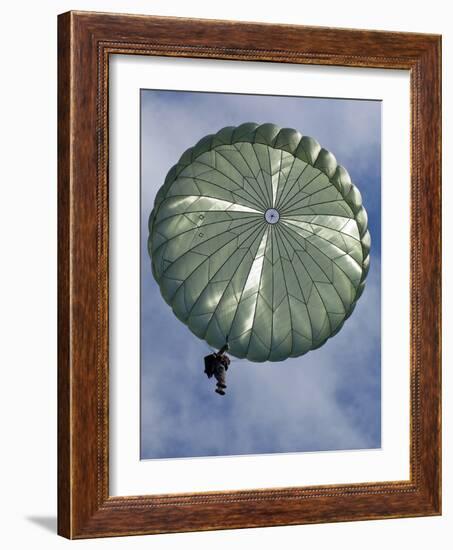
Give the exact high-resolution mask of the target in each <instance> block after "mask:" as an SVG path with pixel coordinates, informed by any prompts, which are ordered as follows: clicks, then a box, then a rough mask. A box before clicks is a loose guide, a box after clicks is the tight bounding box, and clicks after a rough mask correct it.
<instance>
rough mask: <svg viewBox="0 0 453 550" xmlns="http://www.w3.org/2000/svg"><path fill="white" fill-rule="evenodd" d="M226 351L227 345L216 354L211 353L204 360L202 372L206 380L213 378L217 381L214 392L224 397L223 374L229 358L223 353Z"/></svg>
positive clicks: (228, 363) (224, 379) (224, 380)
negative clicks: (206, 377)
mask: <svg viewBox="0 0 453 550" xmlns="http://www.w3.org/2000/svg"><path fill="white" fill-rule="evenodd" d="M227 350H228V344H225V345H224V346H223V347H222V348H221V349H220V350H219V351H218V352H217V353H212V354H211V355H207V356H206V357H205V358H204V364H205V369H204V371H205V373H206V374H207V376H208V378H212V376H214V377H215V379H216V380H217V384H216V389H215V392H216V393H218V394H219V395H225V389H226V384H225V382H226V377H225V373H226V371H227V370H228V367H229V365H230V358H229V357H228V355H226V353H225V352H226V351H227Z"/></svg>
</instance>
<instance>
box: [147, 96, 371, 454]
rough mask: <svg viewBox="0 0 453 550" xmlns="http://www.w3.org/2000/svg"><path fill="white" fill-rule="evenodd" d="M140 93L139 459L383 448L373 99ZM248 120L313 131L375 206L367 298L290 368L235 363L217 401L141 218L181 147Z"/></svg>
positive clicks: (202, 351) (202, 350)
mask: <svg viewBox="0 0 453 550" xmlns="http://www.w3.org/2000/svg"><path fill="white" fill-rule="evenodd" d="M142 94H143V95H142V131H143V134H142V161H143V165H142V211H143V217H142V350H141V352H142V377H141V399H142V403H141V405H142V426H141V429H142V432H141V433H142V437H141V442H142V447H141V456H142V458H164V457H183V456H213V455H235V454H257V453H272V452H299V451H317V450H318V451H319V450H335V449H358V448H376V447H379V446H380V429H381V426H380V389H381V387H380V246H379V245H380V238H379V233H380V186H379V178H380V175H379V169H378V168H376V167H379V163H380V105H379V103H378V102H368V101H349V100H320V99H300V98H296V99H294V98H275V97H271V98H269V97H257V96H235V95H230V94H203V93H198V94H197V93H181V92H170V93H163V92H152V91H148V92H142ZM248 120H254V121H257V122H267V121H272V122H274V123H276V124H278V125H280V126H291V127H295V128H297V129H299V130H300V131H302V132H303V133H305V134H308V135H312V136H313V137H315V138H316V139H318V140H319V141H320V143H321V144H322V145H323V146H324V147H326V148H328V149H330V150H332V151H333V152H334V154H335V155H336V156H337V159H338V161H339V162H341V163H343V164H345V166H346V167H347V169H348V170H349V171H350V172H351V174H352V175H353V176H354V179H356V176H355V175H354V174H357V177H359V178H360V179H361V182H360V189H361V191H362V194H363V196H364V198H365V197H367V198H368V200H369V202H370V204H371V203H373V208H371V209H369V218H370V227H371V230H372V236H373V249H372V261H371V270H370V274H369V277H368V281H367V287H366V290H365V292H364V294H363V296H362V297H361V299H360V300H359V302H358V305H357V307H356V309H355V311H354V313H353V315H352V316H351V317H350V319H348V320H347V322H346V323H345V325H344V327H343V329H342V330H341V331H340V332H339V333H338V335H336V336H335V337H334V338H332V339H331V340H329V341H328V342H327V343H326V344H325V345H324V346H323V347H321V348H320V349H318V350H315V351H313V352H310V353H309V354H307V355H305V356H303V357H299V358H296V359H289V360H287V361H285V362H281V363H264V364H255V363H250V362H248V361H244V360H240V361H236V362H234V363H233V364H232V366H231V368H230V369H229V371H228V380H227V383H228V390H227V392H228V393H227V395H226V396H225V397H224V398H221V397H220V396H218V395H217V394H215V393H214V391H213V381H212V380H208V379H207V377H206V376H205V375H204V374H203V362H202V358H203V356H204V355H206V354H207V353H209V349H208V348H207V346H206V345H205V344H204V342H202V341H200V340H198V339H197V338H196V337H195V336H194V335H193V334H192V333H191V332H190V331H189V329H188V328H187V327H186V326H184V325H183V324H182V323H180V322H179V321H178V320H177V319H176V317H174V315H173V313H172V311H171V309H170V308H169V307H168V306H167V305H166V304H165V302H164V301H163V299H162V297H161V296H160V293H159V290H158V287H157V284H156V283H155V281H154V280H153V278H152V275H151V272H150V260H149V257H148V254H147V250H146V239H147V217H148V215H149V212H150V211H151V209H152V205H153V201H154V196H155V193H156V191H157V189H158V188H159V187H160V185H161V184H162V183H163V181H164V178H165V175H166V173H167V171H168V169H169V168H170V167H171V166H172V165H173V164H174V163H175V162H176V161H177V160H178V159H179V156H180V155H181V153H182V152H183V151H184V150H185V149H186V148H188V147H190V146H191V145H193V144H194V143H195V142H196V141H197V140H198V139H200V138H201V137H203V135H205V134H207V133H213V132H216V131H217V130H218V129H220V128H221V127H223V126H227V125H237V124H240V123H242V122H244V121H248ZM357 159H360V160H357ZM351 165H352V167H353V170H351ZM374 204H376V207H374Z"/></svg>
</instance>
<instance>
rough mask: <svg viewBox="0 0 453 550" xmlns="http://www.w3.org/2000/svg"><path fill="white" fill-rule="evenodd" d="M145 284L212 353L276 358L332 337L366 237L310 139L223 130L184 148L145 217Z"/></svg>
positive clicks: (350, 304)
mask: <svg viewBox="0 0 453 550" xmlns="http://www.w3.org/2000/svg"><path fill="white" fill-rule="evenodd" d="M148 250H149V254H150V256H151V259H152V269H153V275H154V277H155V279H156V281H157V283H158V284H159V287H160V291H161V293H162V296H163V297H164V299H165V301H166V302H167V303H168V304H169V305H170V306H171V307H172V309H173V312H174V313H175V315H176V316H177V317H178V319H180V320H181V321H182V322H183V323H185V324H186V325H187V326H188V327H189V329H190V330H191V331H192V332H193V333H194V334H196V335H197V336H198V337H200V338H203V339H204V340H206V341H207V342H208V344H210V345H211V346H214V347H216V348H220V347H221V346H222V345H223V344H225V342H226V341H228V343H229V348H230V350H229V351H230V353H231V354H233V355H235V356H236V357H246V358H247V359H249V360H251V361H283V360H284V359H286V358H288V357H298V356H300V355H303V354H304V353H307V352H308V351H310V350H313V349H315V348H318V347H319V346H321V345H322V344H324V343H325V342H326V340H327V339H328V338H330V337H331V336H333V335H334V334H336V333H337V332H338V331H339V330H340V328H341V327H342V326H343V323H344V322H345V320H346V319H347V318H348V317H349V316H350V315H351V313H352V311H353V309H354V307H355V305H356V302H357V300H358V298H359V297H360V295H361V294H362V292H363V289H364V286H365V278H366V276H367V273H368V269H369V261H370V256H369V251H370V234H369V232H368V230H367V214H366V211H365V209H364V208H363V206H362V199H361V195H360V192H359V190H358V189H357V187H356V186H355V185H353V184H352V183H351V179H350V177H349V175H348V173H347V171H346V170H345V169H344V168H343V167H342V166H339V165H338V164H337V162H336V160H335V157H334V156H333V155H332V154H331V153H329V152H328V151H326V150H325V149H322V148H321V146H320V145H319V143H318V142H317V141H316V140H315V139H313V138H310V137H307V136H302V135H301V134H300V133H299V132H297V131H296V130H293V129H291V128H279V127H278V126H275V125H274V124H262V125H258V124H255V123H246V124H242V125H240V126H238V127H227V128H223V129H222V130H220V131H219V132H217V133H216V134H215V135H208V136H206V137H204V138H203V139H201V140H200V141H199V142H198V143H197V144H196V145H195V146H194V147H192V148H190V149H188V150H187V151H186V152H185V153H184V154H183V155H182V156H181V158H180V160H179V162H178V163H177V164H176V165H175V166H173V167H172V168H171V170H170V171H169V172H168V175H167V177H166V179H165V183H164V185H163V186H162V187H161V188H160V190H159V192H158V193H157V196H156V199H155V204H154V209H153V211H152V213H151V216H150V219H149V240H148Z"/></svg>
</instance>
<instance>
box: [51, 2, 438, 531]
mask: <svg viewBox="0 0 453 550" xmlns="http://www.w3.org/2000/svg"><path fill="white" fill-rule="evenodd" d="M58 48H59V58H58V73H59V74H58V117H59V125H58V154H59V157H58V210H59V212H58V256H59V259H58V262H59V263H58V266H59V267H58V269H59V271H58V332H59V340H58V532H59V534H60V535H62V536H65V537H67V538H88V537H103V536H118V535H132V534H151V533H163V532H181V531H198V530H211V529H231V528H244V527H259V526H271V525H274V526H275V525H292V524H304V523H320V522H333V521H353V520H365V519H379V518H396V517H414V516H429V515H439V514H440V513H441V370H440V357H441V331H440V323H441V318H440V314H441V125H440V113H441V82H440V79H441V76H440V75H441V71H440V61H441V38H440V37H439V36H436V35H429V34H413V33H397V32H378V31H365V30H352V29H351V30H344V29H332V28H321V27H320V28H314V27H304V26H293V25H268V24H257V23H239V22H232V21H209V20H196V19H180V18H167V17H151V16H135V15H113V14H101V13H89V12H69V13H65V14H63V15H60V16H59V21H58ZM111 54H124V55H130V54H134V55H146V56H153V55H159V56H176V57H191V58H215V59H229V60H236V61H238V62H240V61H243V60H248V61H256V62H261V61H271V62H284V63H299V64H316V65H327V66H328V65H337V66H347V67H373V68H384V69H388V70H391V69H405V70H407V71H410V95H411V136H410V139H411V207H410V209H411V230H410V232H411V233H410V242H411V249H410V258H411V267H410V304H411V306H410V307H411V311H410V319H411V321H410V327H411V328H410V349H411V353H410V369H411V373H410V403H411V409H410V418H411V428H410V441H411V444H410V480H408V481H389V482H380V483H360V484H350V485H332V486H316V487H291V488H284V489H280V488H278V489H277V488H276V489H257V490H247V491H243V490H239V491H238V490H235V491H221V492H205V493H193V494H164V495H137V496H133V497H129V496H128V497H116V496H115V497H112V496H110V495H109V467H108V464H109V460H108V457H109V444H108V442H109V421H108V419H109V401H108V387H109V342H108V326H109V325H108V323H109V311H108V297H109V287H108V261H109V258H108V243H109V235H108V221H109V207H108V197H109V189H108V138H109V136H108V88H109V86H108V83H109V56H110V55H111Z"/></svg>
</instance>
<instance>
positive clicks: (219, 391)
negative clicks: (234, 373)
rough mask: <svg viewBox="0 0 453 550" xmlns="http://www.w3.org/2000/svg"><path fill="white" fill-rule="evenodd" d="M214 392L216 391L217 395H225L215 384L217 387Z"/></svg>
mask: <svg viewBox="0 0 453 550" xmlns="http://www.w3.org/2000/svg"><path fill="white" fill-rule="evenodd" d="M215 392H216V393H218V394H219V395H225V392H224V391H223V390H222V388H219V386H217V388H216V389H215Z"/></svg>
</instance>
